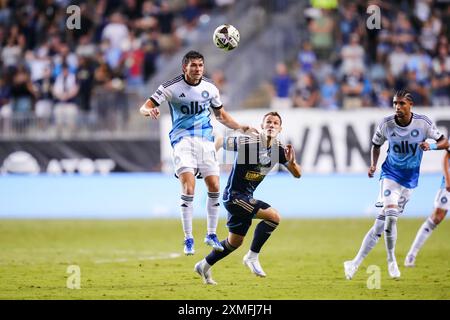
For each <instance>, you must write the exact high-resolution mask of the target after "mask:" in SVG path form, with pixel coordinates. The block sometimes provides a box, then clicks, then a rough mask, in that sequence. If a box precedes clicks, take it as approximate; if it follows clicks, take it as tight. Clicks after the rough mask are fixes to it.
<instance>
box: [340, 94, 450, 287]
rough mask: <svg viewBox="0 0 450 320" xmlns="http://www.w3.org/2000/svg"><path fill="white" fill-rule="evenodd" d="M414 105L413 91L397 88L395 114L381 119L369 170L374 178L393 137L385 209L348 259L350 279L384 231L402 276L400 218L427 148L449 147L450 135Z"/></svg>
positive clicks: (392, 270) (385, 169)
mask: <svg viewBox="0 0 450 320" xmlns="http://www.w3.org/2000/svg"><path fill="white" fill-rule="evenodd" d="M412 105H413V99H412V96H411V94H410V93H409V92H407V91H406V90H400V91H397V92H396V93H395V95H394V99H393V106H394V110H395V114H394V115H392V116H389V117H385V118H384V119H383V121H381V123H380V124H379V126H378V128H377V130H376V132H375V134H374V136H373V138H372V144H373V145H372V149H371V165H370V167H369V170H368V175H369V177H370V178H373V176H374V173H375V171H376V168H377V163H378V157H379V155H380V147H381V146H382V145H383V143H384V142H385V141H386V140H388V141H389V150H388V154H387V157H386V160H385V161H384V163H383V165H382V166H381V176H380V180H381V196H382V204H383V210H382V212H381V214H380V215H379V216H378V217H377V218H376V220H375V224H374V225H373V227H372V228H371V229H370V230H369V232H368V233H367V234H366V236H365V237H364V240H363V242H362V244H361V248H360V249H359V252H358V254H357V255H356V257H355V258H354V259H353V260H349V261H345V262H344V272H345V277H346V278H347V279H349V280H350V279H352V278H353V276H354V275H355V273H356V271H357V270H358V267H359V266H360V264H361V263H362V261H363V259H364V258H365V257H366V256H367V254H368V253H369V252H370V250H372V248H373V247H374V246H375V245H376V244H377V242H378V240H379V239H380V237H381V234H382V233H383V232H384V240H385V243H386V251H387V262H388V272H389V275H390V276H391V277H392V278H400V270H399V269H398V265H397V260H396V258H395V243H396V241H397V218H398V217H399V216H400V214H401V213H402V212H403V210H404V209H405V206H406V203H407V202H408V201H409V198H410V196H411V193H412V191H413V189H414V188H415V187H417V183H418V180H419V172H420V164H421V161H422V155H423V151H428V150H440V149H446V148H448V140H447V138H445V137H444V135H443V134H441V133H440V132H439V130H438V129H437V128H436V125H435V124H434V123H433V122H432V121H431V120H430V119H428V117H426V116H424V115H420V114H416V113H412V112H411V107H412ZM426 139H434V140H435V141H436V142H437V143H433V144H429V143H428V142H425V140H426Z"/></svg>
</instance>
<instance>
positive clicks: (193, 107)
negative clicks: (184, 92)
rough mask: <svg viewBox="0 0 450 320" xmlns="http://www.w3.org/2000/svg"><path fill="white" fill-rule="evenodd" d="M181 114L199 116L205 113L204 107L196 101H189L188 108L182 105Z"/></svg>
mask: <svg viewBox="0 0 450 320" xmlns="http://www.w3.org/2000/svg"><path fill="white" fill-rule="evenodd" d="M180 110H181V113H183V114H200V113H202V112H203V111H205V107H204V106H202V105H199V104H198V101H191V104H190V106H186V105H182V106H181V108H180Z"/></svg>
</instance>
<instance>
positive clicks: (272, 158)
mask: <svg viewBox="0 0 450 320" xmlns="http://www.w3.org/2000/svg"><path fill="white" fill-rule="evenodd" d="M260 142H261V139H260V137H249V136H240V137H227V138H226V139H224V149H226V150H233V151H236V152H237V156H236V159H235V161H234V165H233V169H232V170H231V173H230V176H229V178H228V183H227V186H226V188H225V191H224V194H223V200H224V201H228V200H229V198H230V196H232V195H233V194H245V195H248V196H252V195H253V192H254V191H255V189H256V188H257V187H258V185H259V184H260V183H261V182H262V181H263V180H264V178H265V177H266V175H267V174H268V173H269V172H270V171H271V170H272V168H273V167H274V166H275V165H276V164H277V163H281V164H283V165H287V159H286V156H285V154H284V147H283V146H282V145H281V143H280V142H279V141H278V140H276V141H275V142H274V143H273V144H272V146H270V147H266V146H265V144H263V143H260Z"/></svg>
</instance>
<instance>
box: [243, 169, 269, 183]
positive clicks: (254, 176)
mask: <svg viewBox="0 0 450 320" xmlns="http://www.w3.org/2000/svg"><path fill="white" fill-rule="evenodd" d="M244 179H245V180H250V181H261V180H263V179H264V175H262V174H261V173H259V172H256V171H247V173H246V174H245V177H244Z"/></svg>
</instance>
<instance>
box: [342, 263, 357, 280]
mask: <svg viewBox="0 0 450 320" xmlns="http://www.w3.org/2000/svg"><path fill="white" fill-rule="evenodd" d="M356 271H358V266H357V265H356V264H354V263H353V261H352V260H349V261H345V262H344V273H345V278H347V280H352V278H353V276H354V275H355V273H356Z"/></svg>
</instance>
